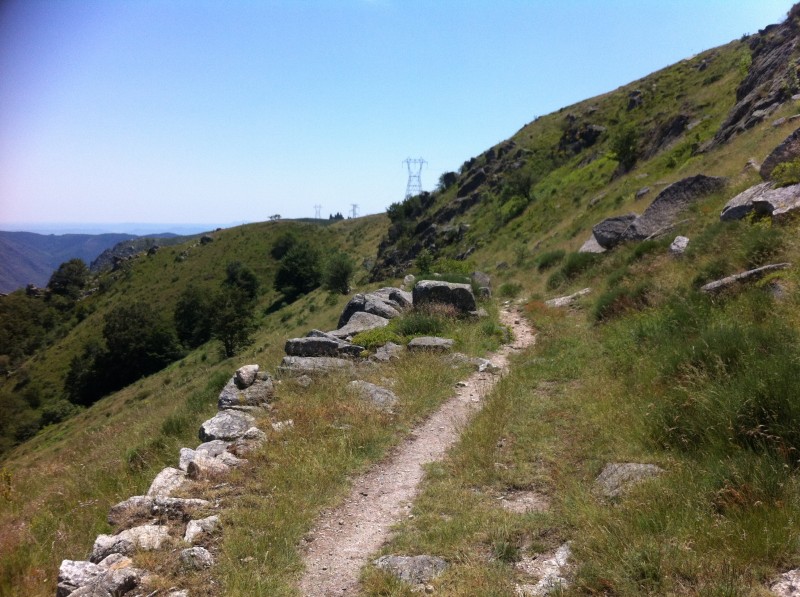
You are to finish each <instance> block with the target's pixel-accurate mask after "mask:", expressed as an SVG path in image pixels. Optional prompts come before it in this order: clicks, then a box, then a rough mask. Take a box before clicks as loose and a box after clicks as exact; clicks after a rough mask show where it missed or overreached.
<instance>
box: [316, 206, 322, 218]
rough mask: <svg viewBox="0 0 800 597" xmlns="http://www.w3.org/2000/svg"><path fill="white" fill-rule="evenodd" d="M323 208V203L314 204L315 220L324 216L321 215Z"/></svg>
mask: <svg viewBox="0 0 800 597" xmlns="http://www.w3.org/2000/svg"><path fill="white" fill-rule="evenodd" d="M321 210H322V206H321V205H315V206H314V219H315V220H319V219H321V218H322V216H321V215H320V211H321Z"/></svg>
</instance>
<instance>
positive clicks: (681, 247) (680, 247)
mask: <svg viewBox="0 0 800 597" xmlns="http://www.w3.org/2000/svg"><path fill="white" fill-rule="evenodd" d="M688 246H689V239H688V238H686V237H685V236H676V237H675V240H673V241H672V244H671V245H670V246H669V252H670V254H671V255H675V256H676V257H677V256H679V255H683V254H684V253H685V252H686V247H688Z"/></svg>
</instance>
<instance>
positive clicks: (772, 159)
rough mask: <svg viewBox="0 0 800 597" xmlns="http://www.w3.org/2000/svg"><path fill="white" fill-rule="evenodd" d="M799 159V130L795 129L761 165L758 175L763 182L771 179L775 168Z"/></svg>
mask: <svg viewBox="0 0 800 597" xmlns="http://www.w3.org/2000/svg"><path fill="white" fill-rule="evenodd" d="M797 158H800V128H798V129H796V130H795V131H794V132H793V133H792V134H791V135H789V136H788V137H786V139H784V140H783V141H782V142H781V144H780V145H778V146H777V147H776V148H775V149H773V150H772V152H771V153H770V154H769V155H768V156H767V159H765V160H764V163H763V164H761V168H760V169H759V173H760V174H761V178H763V179H764V180H771V179H772V171H773V170H775V167H776V166H778V165H779V164H783V163H784V162H791V161H792V160H796V159H797Z"/></svg>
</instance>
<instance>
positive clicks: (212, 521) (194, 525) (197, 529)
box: [183, 515, 220, 543]
mask: <svg viewBox="0 0 800 597" xmlns="http://www.w3.org/2000/svg"><path fill="white" fill-rule="evenodd" d="M219 526H220V524H219V516H216V515H215V516H209V517H208V518H201V519H200V520H190V521H189V524H187V525H186V533H185V534H184V535H183V540H184V541H186V543H194V542H195V540H196V539H198V538H199V537H200V536H201V535H202V534H203V533H206V534H208V535H211V534H213V533H216V532H217V530H218V529H219Z"/></svg>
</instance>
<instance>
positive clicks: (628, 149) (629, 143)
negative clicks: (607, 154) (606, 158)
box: [611, 125, 639, 171]
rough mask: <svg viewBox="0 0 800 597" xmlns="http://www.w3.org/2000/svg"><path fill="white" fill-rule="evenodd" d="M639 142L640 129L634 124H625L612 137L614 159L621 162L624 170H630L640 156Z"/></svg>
mask: <svg viewBox="0 0 800 597" xmlns="http://www.w3.org/2000/svg"><path fill="white" fill-rule="evenodd" d="M638 142H639V131H638V130H637V129H636V127H635V126H633V125H625V126H622V127H620V128H619V130H617V132H616V133H615V134H614V135H613V136H612V137H611V151H612V152H613V154H614V159H615V160H617V161H618V162H619V165H620V166H621V167H622V169H623V170H625V171H628V170H630V169H631V168H632V167H633V165H634V164H635V163H636V160H637V159H638V157H639V153H638V147H637V144H638Z"/></svg>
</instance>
